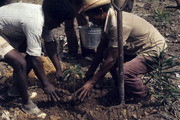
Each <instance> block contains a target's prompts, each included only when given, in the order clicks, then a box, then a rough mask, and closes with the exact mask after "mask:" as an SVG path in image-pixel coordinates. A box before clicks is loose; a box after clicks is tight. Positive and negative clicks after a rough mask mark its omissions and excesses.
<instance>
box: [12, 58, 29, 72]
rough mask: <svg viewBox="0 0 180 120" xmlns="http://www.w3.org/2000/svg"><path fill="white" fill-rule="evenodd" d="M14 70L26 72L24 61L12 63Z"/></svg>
mask: <svg viewBox="0 0 180 120" xmlns="http://www.w3.org/2000/svg"><path fill="white" fill-rule="evenodd" d="M13 65H14V69H15V70H17V71H22V70H26V60H25V59H24V58H21V59H18V60H15V61H14V64H13Z"/></svg>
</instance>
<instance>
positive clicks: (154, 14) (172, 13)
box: [0, 0, 180, 120]
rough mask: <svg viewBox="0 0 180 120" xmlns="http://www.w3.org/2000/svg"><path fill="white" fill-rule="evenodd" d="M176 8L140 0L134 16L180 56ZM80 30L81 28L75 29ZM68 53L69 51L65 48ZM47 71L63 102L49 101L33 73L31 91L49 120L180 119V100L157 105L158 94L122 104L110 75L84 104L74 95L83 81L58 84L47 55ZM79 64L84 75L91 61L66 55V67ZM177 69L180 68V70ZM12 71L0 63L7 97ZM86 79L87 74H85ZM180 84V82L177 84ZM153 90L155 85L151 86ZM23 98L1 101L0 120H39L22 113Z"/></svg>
mask: <svg viewBox="0 0 180 120" xmlns="http://www.w3.org/2000/svg"><path fill="white" fill-rule="evenodd" d="M22 1H23V2H29V3H37V4H41V3H42V1H41V0H22ZM172 5H174V6H176V3H175V1H174V0H166V1H162V0H137V1H135V4H134V8H133V13H135V14H137V15H139V16H141V17H143V18H145V19H146V20H148V21H149V22H150V23H152V24H153V25H154V26H155V27H156V28H157V29H158V30H159V31H160V32H161V33H162V34H163V36H165V37H166V39H167V42H168V46H169V48H168V52H167V54H169V55H179V53H180V49H179V47H180V39H179V38H180V34H179V33H180V31H179V30H180V29H179V23H180V19H179V15H180V10H177V9H165V7H166V6H172ZM75 28H76V30H77V31H78V26H77V24H76V26H75ZM55 34H56V36H57V37H61V38H63V39H65V38H64V36H65V33H64V25H63V24H62V26H61V28H58V29H56V30H55ZM63 52H64V53H66V52H67V51H66V48H64V51H63ZM42 60H43V64H44V68H45V72H46V74H47V76H48V78H49V80H50V82H51V83H53V84H54V85H55V86H56V88H57V89H58V90H59V92H60V93H61V100H60V101H59V102H57V103H52V102H49V101H47V97H46V95H45V94H44V92H43V90H42V89H41V84H40V82H39V80H38V79H37V77H36V76H35V75H34V73H33V71H31V73H30V74H29V79H28V84H29V91H34V92H37V94H38V95H37V97H36V98H33V101H34V102H35V103H36V104H37V105H38V107H39V108H40V109H41V110H42V111H43V112H45V113H47V117H46V118H45V120H118V119H121V120H178V119H179V116H180V109H179V108H180V104H179V101H176V102H174V103H172V105H171V106H168V107H165V106H157V105H156V104H154V103H153V101H155V98H154V95H152V96H151V99H150V100H149V101H148V102H147V101H145V102H142V103H139V104H126V105H125V106H116V107H114V106H115V105H118V104H119V99H118V97H117V93H116V92H115V91H114V90H113V88H114V83H113V82H114V81H113V80H112V78H111V76H110V75H109V74H108V75H106V77H105V78H104V80H103V82H101V83H99V84H98V86H96V87H95V88H94V89H93V90H92V92H91V94H90V96H89V97H88V98H86V99H85V101H84V102H80V101H78V100H77V99H76V98H74V97H73V96H74V92H75V90H77V89H78V88H80V86H81V85H82V84H83V80H82V79H80V78H78V79H76V80H75V81H65V80H64V81H57V80H56V78H55V76H54V72H55V68H54V67H53V64H52V63H51V61H50V60H49V58H47V57H46V56H43V57H42ZM75 65H78V66H80V68H81V69H80V71H82V72H83V74H84V73H85V72H86V71H87V69H88V66H89V65H90V61H89V60H87V59H84V58H81V57H78V58H73V57H68V56H66V57H65V58H64V59H63V62H62V68H63V69H66V68H70V69H73V68H74V67H73V66H75ZM175 69H177V70H178V69H179V68H178V67H177V68H175ZM12 72H13V70H12V68H11V67H10V66H8V65H7V64H5V63H1V64H0V94H5V93H6V91H7V90H8V88H9V87H10V86H11V85H12V83H13V79H12ZM179 74H180V73H179V72H177V73H176V76H177V77H178V75H179ZM82 76H83V75H82ZM175 83H177V84H179V83H180V81H177V82H175ZM148 86H150V90H151V88H153V85H148ZM20 106H21V99H20V98H8V99H6V101H0V119H7V120H9V119H10V120H29V119H32V120H36V119H37V120H39V119H40V118H36V117H35V116H28V115H26V114H25V113H23V112H22V111H21V110H20Z"/></svg>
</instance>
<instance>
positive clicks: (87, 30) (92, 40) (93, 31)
mask: <svg viewBox="0 0 180 120" xmlns="http://www.w3.org/2000/svg"><path fill="white" fill-rule="evenodd" d="M79 33H80V38H81V41H82V45H83V46H84V47H85V48H87V49H96V48H97V46H98V45H99V43H100V40H101V28H97V27H88V26H81V27H79Z"/></svg>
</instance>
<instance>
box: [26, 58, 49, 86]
mask: <svg viewBox="0 0 180 120" xmlns="http://www.w3.org/2000/svg"><path fill="white" fill-rule="evenodd" d="M27 59H28V60H29V61H31V63H32V67H33V70H34V72H35V74H36V76H37V77H38V79H39V80H40V81H41V83H42V84H43V87H46V86H47V85H48V84H49V81H48V78H47V77H46V75H45V71H44V67H43V64H42V61H41V58H40V57H37V56H30V55H27Z"/></svg>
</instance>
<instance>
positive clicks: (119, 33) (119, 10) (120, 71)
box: [111, 0, 128, 104]
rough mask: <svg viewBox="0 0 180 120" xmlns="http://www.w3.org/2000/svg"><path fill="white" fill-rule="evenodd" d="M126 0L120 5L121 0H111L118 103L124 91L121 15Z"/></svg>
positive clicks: (122, 101)
mask: <svg viewBox="0 0 180 120" xmlns="http://www.w3.org/2000/svg"><path fill="white" fill-rule="evenodd" d="M127 2H128V0H126V1H125V3H124V4H123V5H122V6H121V0H111V3H112V5H113V7H114V9H115V10H116V11H117V40H118V86H119V96H120V104H125V100H124V97H125V95H124V94H125V93H124V72H123V63H124V50H123V21H122V20H123V16H122V9H123V8H124V7H125V6H126V4H127Z"/></svg>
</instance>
